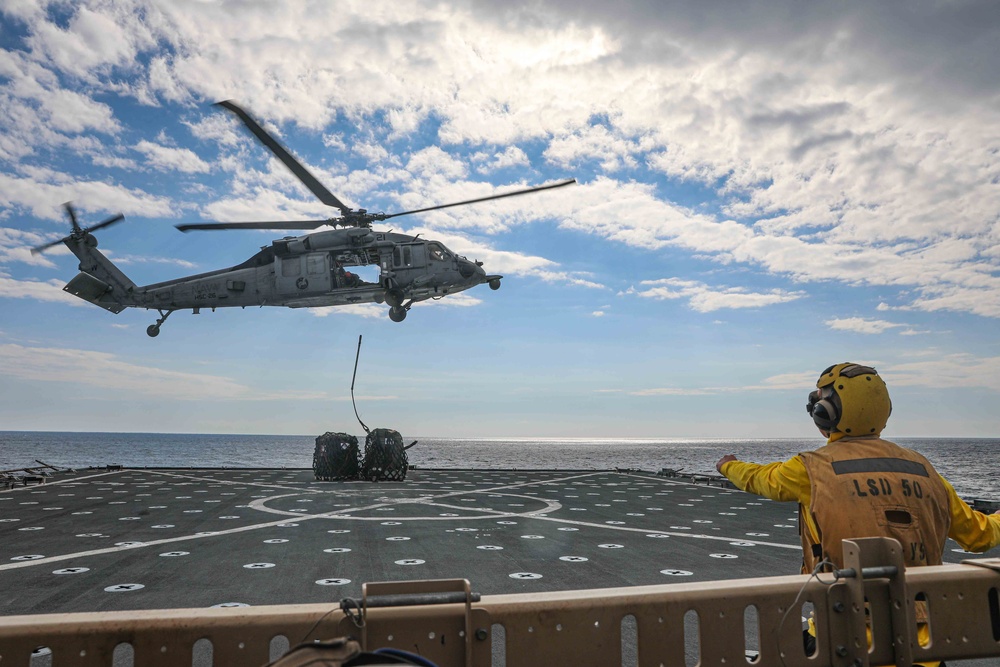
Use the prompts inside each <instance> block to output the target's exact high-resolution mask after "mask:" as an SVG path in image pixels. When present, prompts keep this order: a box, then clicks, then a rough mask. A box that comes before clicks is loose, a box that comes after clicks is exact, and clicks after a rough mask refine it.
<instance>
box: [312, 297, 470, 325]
mask: <svg viewBox="0 0 1000 667" xmlns="http://www.w3.org/2000/svg"><path fill="white" fill-rule="evenodd" d="M482 302H483V301H482V299H478V298H476V297H474V296H471V295H469V294H466V293H464V292H461V293H459V294H450V295H448V296H445V297H443V298H440V299H428V300H427V301H420V302H418V303H415V304H413V308H423V307H425V306H437V307H442V306H443V307H451V308H472V307H474V306H478V305H480V304H481V303H482ZM309 312H310V313H311V314H313V315H315V316H316V317H327V316H329V315H346V316H354V317H363V318H365V319H376V318H377V319H387V318H388V317H389V315H388V312H389V307H388V306H385V305H380V304H377V303H357V304H348V305H345V306H320V307H318V308H310V309H309Z"/></svg>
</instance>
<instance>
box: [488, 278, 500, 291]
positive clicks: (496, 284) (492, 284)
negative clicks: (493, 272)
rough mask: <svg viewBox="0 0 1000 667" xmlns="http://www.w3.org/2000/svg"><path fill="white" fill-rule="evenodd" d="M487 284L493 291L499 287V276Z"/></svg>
mask: <svg viewBox="0 0 1000 667" xmlns="http://www.w3.org/2000/svg"><path fill="white" fill-rule="evenodd" d="M489 285H490V289H491V290H493V291H494V292H495V291H496V290H498V289H500V279H499V278H494V279H493V280H491V281H490V282H489Z"/></svg>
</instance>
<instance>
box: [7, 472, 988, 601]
mask: <svg viewBox="0 0 1000 667" xmlns="http://www.w3.org/2000/svg"><path fill="white" fill-rule="evenodd" d="M796 514H797V507H796V505H795V504H793V503H778V502H772V501H769V500H766V499H762V498H759V497H757V496H754V495H751V494H748V493H744V492H742V491H738V490H734V489H727V488H720V487H719V486H709V485H706V484H696V483H690V482H686V481H682V480H678V479H671V478H666V477H662V476H659V475H656V474H653V473H646V472H636V471H628V472H619V471H602V470H544V471H529V470H462V469H411V470H410V471H409V474H408V476H407V478H406V479H405V481H402V482H379V483H372V482H359V481H352V482H320V481H316V480H315V478H314V475H313V472H312V471H311V470H301V469H295V470H266V469H166V468H163V469H121V470H119V469H111V470H106V469H103V468H97V469H89V470H77V471H73V472H61V473H57V474H54V475H51V476H49V477H47V478H46V481H45V483H41V484H30V485H27V486H17V487H15V488H13V489H9V490H3V491H0V614H3V615H13V614H38V613H55V612H83V611H110V610H128V609H167V608H180V607H212V606H241V605H254V606H256V605H264V604H290V603H317V602H330V603H331V604H334V603H337V602H339V601H340V600H341V599H343V598H358V597H360V595H361V585H362V584H363V583H365V582H376V581H403V580H415V579H445V578H466V579H468V580H469V581H470V582H471V583H472V589H473V591H474V592H476V593H480V594H483V595H492V594H503V593H533V592H546V591H562V590H577V589H594V588H611V587H622V586H636V585H648V584H667V583H683V582H690V581H708V580H720V579H737V578H746V577H763V576H775V575H783V574H796V573H798V571H799V565H800V562H801V556H800V547H799V539H798V520H797V516H796ZM963 558H968V554H966V553H965V552H963V551H962V550H961V549H959V548H958V545H957V544H955V543H954V542H951V541H949V543H948V548H947V549H946V553H945V561H946V562H953V563H958V562H960V561H961V560H963Z"/></svg>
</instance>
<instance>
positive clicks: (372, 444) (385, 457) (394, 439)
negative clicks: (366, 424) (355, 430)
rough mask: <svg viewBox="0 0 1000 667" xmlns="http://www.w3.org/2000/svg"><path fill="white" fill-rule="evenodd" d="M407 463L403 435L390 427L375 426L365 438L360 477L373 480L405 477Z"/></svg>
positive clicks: (399, 480) (390, 479) (395, 479)
mask: <svg viewBox="0 0 1000 667" xmlns="http://www.w3.org/2000/svg"><path fill="white" fill-rule="evenodd" d="M408 465H409V463H408V461H407V458H406V450H405V449H404V448H403V436H401V435H400V434H399V431H394V430H392V429H391V428H376V429H372V431H371V432H370V433H368V437H367V438H365V457H364V460H363V461H362V463H361V479H369V480H371V481H373V482H379V481H382V480H389V481H392V482H402V481H403V480H404V479H406V468H407V467H408Z"/></svg>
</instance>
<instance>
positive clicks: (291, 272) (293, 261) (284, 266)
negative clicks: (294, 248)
mask: <svg viewBox="0 0 1000 667" xmlns="http://www.w3.org/2000/svg"><path fill="white" fill-rule="evenodd" d="M301 273H302V258H301V257H285V258H283V259H282V260H281V276H282V277H283V278H294V277H295V276H298V275H300V274H301Z"/></svg>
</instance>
